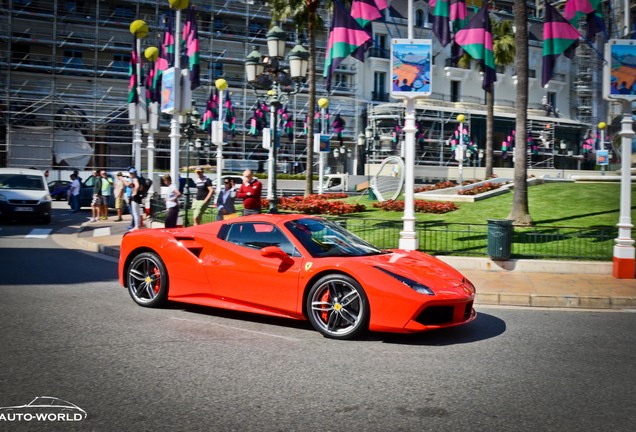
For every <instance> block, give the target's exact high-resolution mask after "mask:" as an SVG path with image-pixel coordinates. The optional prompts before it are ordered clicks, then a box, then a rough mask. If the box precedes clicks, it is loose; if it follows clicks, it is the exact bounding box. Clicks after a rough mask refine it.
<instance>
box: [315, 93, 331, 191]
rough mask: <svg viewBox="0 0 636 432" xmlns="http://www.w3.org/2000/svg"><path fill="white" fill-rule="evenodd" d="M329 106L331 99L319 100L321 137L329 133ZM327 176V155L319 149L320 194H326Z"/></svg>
mask: <svg viewBox="0 0 636 432" xmlns="http://www.w3.org/2000/svg"><path fill="white" fill-rule="evenodd" d="M328 106H329V99H327V98H320V99H318V107H319V108H320V135H324V134H326V133H327V124H326V118H325V117H326V111H327V107H328ZM324 175H325V153H324V152H322V151H320V149H318V193H319V194H322V193H323V192H324V189H323V181H324Z"/></svg>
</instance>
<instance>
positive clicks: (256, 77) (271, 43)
mask: <svg viewBox="0 0 636 432" xmlns="http://www.w3.org/2000/svg"><path fill="white" fill-rule="evenodd" d="M266 37H267V48H268V51H269V56H263V55H261V53H260V52H259V51H258V50H257V49H256V48H254V50H253V51H252V52H251V53H249V55H248V56H247V58H246V59H245V76H246V80H247V84H248V85H249V86H250V87H251V88H252V90H253V91H254V94H255V95H256V96H259V97H262V98H264V99H265V102H266V103H267V105H269V107H270V110H269V111H270V131H271V132H270V144H269V157H268V183H269V187H268V191H267V198H268V199H269V212H270V213H278V200H277V197H276V187H277V186H276V158H277V155H276V150H277V149H276V144H277V141H278V138H277V133H276V132H277V125H276V123H277V122H278V110H279V108H280V107H281V106H282V105H284V104H286V103H287V102H288V101H289V96H290V95H292V94H296V93H298V92H299V91H301V90H302V88H303V82H304V79H305V77H306V76H307V65H308V60H309V53H308V52H307V50H306V49H305V48H303V47H302V46H300V45H299V44H296V46H295V47H294V48H293V49H292V50H291V51H290V53H289V57H288V62H289V65H288V66H287V65H285V64H284V63H283V58H284V57H285V42H286V40H287V33H286V32H284V31H283V30H282V29H281V28H280V27H279V26H277V25H275V26H274V27H272V28H271V29H270V30H269V31H268V32H267V35H266ZM259 92H260V93H259ZM310 163H311V161H310Z"/></svg>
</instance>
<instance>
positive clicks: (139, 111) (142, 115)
mask: <svg viewBox="0 0 636 432" xmlns="http://www.w3.org/2000/svg"><path fill="white" fill-rule="evenodd" d="M130 32H131V33H132V34H133V36H135V47H134V49H135V53H134V54H135V56H136V60H137V62H136V65H135V67H136V71H135V73H136V80H137V82H136V83H135V85H136V89H135V91H137V100H138V102H137V103H136V104H135V107H134V108H133V109H134V110H135V113H134V116H131V117H130V120H131V122H132V123H134V125H135V127H134V129H133V161H134V166H135V168H136V169H137V172H141V144H142V142H143V141H142V139H141V124H142V123H145V122H146V121H147V115H146V91H145V90H144V89H143V81H142V79H141V39H142V38H145V37H146V36H147V35H148V25H147V24H146V22H145V21H144V20H135V21H133V22H132V23H130Z"/></svg>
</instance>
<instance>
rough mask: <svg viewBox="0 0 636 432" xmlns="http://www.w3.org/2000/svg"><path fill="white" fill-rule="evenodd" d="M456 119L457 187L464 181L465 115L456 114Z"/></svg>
mask: <svg viewBox="0 0 636 432" xmlns="http://www.w3.org/2000/svg"><path fill="white" fill-rule="evenodd" d="M457 121H458V122H459V131H460V132H459V142H458V143H457V149H456V150H455V159H456V160H457V162H459V168H458V180H459V187H460V188H461V186H462V183H464V157H465V152H466V144H464V136H463V132H464V122H465V121H466V116H465V115H464V114H459V115H458V116H457Z"/></svg>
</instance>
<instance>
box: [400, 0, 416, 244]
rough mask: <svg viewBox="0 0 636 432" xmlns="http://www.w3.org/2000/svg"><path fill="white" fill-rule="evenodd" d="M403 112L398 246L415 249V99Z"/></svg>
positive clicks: (410, 34)
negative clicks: (400, 226) (401, 202)
mask: <svg viewBox="0 0 636 432" xmlns="http://www.w3.org/2000/svg"><path fill="white" fill-rule="evenodd" d="M408 39H409V40H413V0H409V1H408ZM405 102H406V110H405V114H404V146H405V147H404V216H403V217H402V220H403V221H404V227H403V229H402V231H400V241H399V248H400V249H405V250H417V249H418V247H419V242H418V239H417V232H416V231H415V207H414V205H415V132H417V128H416V127H415V99H414V98H407V99H406V100H405Z"/></svg>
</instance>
